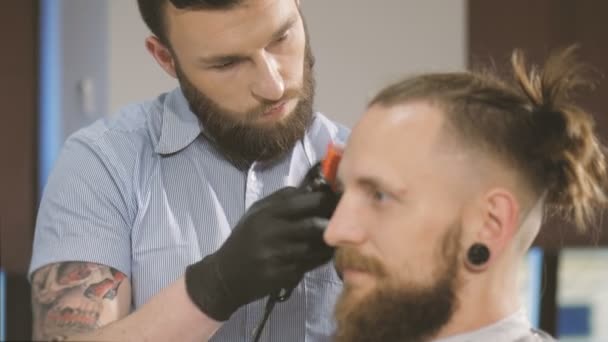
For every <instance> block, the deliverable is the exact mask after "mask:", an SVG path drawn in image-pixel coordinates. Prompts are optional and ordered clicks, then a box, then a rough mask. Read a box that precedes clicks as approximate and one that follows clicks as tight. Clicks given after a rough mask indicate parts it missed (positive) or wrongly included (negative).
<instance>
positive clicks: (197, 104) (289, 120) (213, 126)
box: [176, 43, 315, 168]
mask: <svg viewBox="0 0 608 342" xmlns="http://www.w3.org/2000/svg"><path fill="white" fill-rule="evenodd" d="M313 64H314V57H313V55H312V52H311V49H310V46H309V45H308V43H307V45H306V53H305V57H304V65H303V68H304V72H303V79H302V86H301V87H300V89H288V90H287V91H286V92H285V95H284V97H283V98H282V99H281V100H280V101H277V102H272V103H264V104H261V105H260V106H259V107H258V108H255V109H254V110H251V111H249V112H247V113H235V112H231V111H228V110H225V109H223V108H222V107H221V106H220V105H219V104H217V103H216V102H215V101H213V100H212V99H210V98H209V97H208V96H206V95H205V94H203V93H202V92H200V91H199V90H198V89H197V88H196V87H195V86H194V85H193V84H192V83H191V82H190V80H188V78H187V77H186V75H185V74H184V73H183V72H182V70H181V68H180V67H179V65H176V73H177V78H178V81H179V83H180V86H181V89H182V92H183V94H184V97H185V98H186V100H187V101H188V103H189V105H190V109H191V110H192V112H193V113H194V114H196V115H197V116H198V118H199V120H200V122H201V124H202V126H203V130H204V134H205V135H206V136H207V138H209V139H210V140H211V141H212V142H213V143H214V144H215V146H216V147H217V148H218V149H219V150H220V151H221V152H222V153H223V155H224V157H226V158H227V159H228V160H230V161H231V162H232V163H233V164H234V165H235V166H237V167H239V168H247V167H248V166H249V165H251V163H253V162H254V161H260V162H271V161H273V160H276V159H279V158H280V157H281V156H283V155H284V154H285V153H286V152H288V151H290V150H291V149H292V148H293V147H294V145H295V144H296V143H297V142H298V141H299V140H301V139H302V138H303V137H304V134H305V133H306V130H307V129H308V128H309V126H310V125H311V123H312V120H313V107H312V106H313V100H314V87H315V81H314V76H313ZM291 99H296V100H297V101H298V103H297V105H296V107H295V108H294V109H293V111H292V112H291V113H288V114H287V115H286V117H284V118H283V119H282V120H281V121H279V122H276V123H273V124H271V125H258V124H256V123H255V121H256V120H257V119H259V118H260V117H262V116H263V115H264V112H266V111H267V110H268V109H270V108H272V107H273V106H275V105H276V104H277V103H279V102H281V101H288V100H291Z"/></svg>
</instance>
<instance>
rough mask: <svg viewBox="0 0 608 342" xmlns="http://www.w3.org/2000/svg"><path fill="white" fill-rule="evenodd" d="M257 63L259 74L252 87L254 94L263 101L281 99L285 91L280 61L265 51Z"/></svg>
mask: <svg viewBox="0 0 608 342" xmlns="http://www.w3.org/2000/svg"><path fill="white" fill-rule="evenodd" d="M256 64H257V65H256V66H257V74H256V75H255V77H256V79H255V80H254V82H253V86H252V89H251V91H252V93H253V95H254V96H255V97H257V98H259V99H260V100H263V101H279V100H280V99H281V98H282V97H283V94H284V93H285V82H284V81H283V77H282V76H281V66H280V63H279V62H278V61H277V60H276V58H275V57H274V56H272V55H270V54H268V53H263V54H262V56H261V57H260V58H259V60H258V62H257V63H256Z"/></svg>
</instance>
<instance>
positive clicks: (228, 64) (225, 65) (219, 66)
mask: <svg viewBox="0 0 608 342" xmlns="http://www.w3.org/2000/svg"><path fill="white" fill-rule="evenodd" d="M237 64H238V61H230V62H225V63H222V64H216V65H214V66H213V69H217V70H227V69H230V68H232V67H234V66H236V65H237Z"/></svg>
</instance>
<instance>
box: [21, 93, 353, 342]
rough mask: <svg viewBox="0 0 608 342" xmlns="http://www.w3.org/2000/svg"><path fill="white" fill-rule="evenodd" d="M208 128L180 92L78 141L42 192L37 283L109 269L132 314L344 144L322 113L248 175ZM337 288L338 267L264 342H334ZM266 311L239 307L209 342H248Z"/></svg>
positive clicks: (314, 282) (280, 318)
mask: <svg viewBox="0 0 608 342" xmlns="http://www.w3.org/2000/svg"><path fill="white" fill-rule="evenodd" d="M202 129H203V128H201V126H200V124H199V121H198V119H197V117H196V116H195V115H194V114H193V113H192V112H191V111H190V109H189V107H188V103H187V101H186V100H185V98H184V97H183V95H182V93H181V91H180V89H179V88H178V89H176V90H174V91H172V92H170V93H167V94H163V95H161V96H160V97H158V98H157V99H155V100H154V101H150V102H145V103H140V104H136V105H132V106H129V107H126V108H124V109H123V110H121V111H120V112H119V113H118V115H116V116H115V117H113V118H112V119H102V120H99V121H97V122H96V123H94V124H93V125H91V126H89V127H86V128H84V129H82V130H80V131H78V132H76V133H75V134H73V135H72V136H70V137H69V138H68V139H67V141H66V142H65V144H64V146H63V148H62V151H61V153H60V156H59V158H58V161H57V162H56V164H55V167H54V169H53V171H52V173H51V175H50V177H49V180H48V183H47V185H46V187H45V190H44V193H43V197H42V202H41V204H40V209H39V212H38V217H37V221H36V231H35V237H34V247H33V257H32V261H31V265H30V274H31V273H32V272H33V271H35V270H36V269H38V268H40V267H42V266H44V265H46V264H50V263H57V262H65V261H83V262H93V263H99V264H103V265H107V266H111V267H113V268H116V269H117V270H119V271H121V272H123V273H124V274H126V275H127V276H128V277H129V279H130V281H131V285H132V300H133V309H136V308H138V307H140V306H141V305H142V304H144V303H146V302H147V301H148V300H149V299H150V297H152V296H154V294H156V293H157V292H159V291H160V290H161V289H163V288H164V287H166V286H167V285H168V284H170V283H171V282H173V281H175V280H176V279H178V278H179V277H180V276H182V275H183V273H184V271H185V268H186V266H187V265H189V264H191V263H194V262H197V261H199V260H201V259H202V258H203V257H204V256H205V255H207V254H209V253H212V252H214V251H215V250H217V249H218V248H219V247H220V246H221V245H222V243H223V242H224V240H226V238H227V237H228V235H230V233H231V229H232V227H234V226H235V224H236V223H237V221H238V220H239V218H240V217H241V216H242V215H243V213H244V212H245V210H246V209H247V208H248V207H249V206H251V204H252V203H254V202H256V201H257V200H259V199H261V198H263V197H265V196H267V195H269V194H271V193H272V192H274V191H276V190H278V189H280V188H282V187H284V186H287V185H291V186H295V185H297V184H299V182H300V181H301V179H302V178H303V177H304V175H305V173H306V172H307V171H308V169H309V168H310V167H311V166H312V165H313V164H314V163H316V162H317V161H318V160H320V159H321V158H322V157H323V155H324V154H325V151H326V148H327V144H328V143H329V142H330V141H334V140H341V141H344V140H345V139H346V138H347V135H348V131H347V129H345V128H343V127H341V126H339V125H337V124H335V123H333V122H331V121H330V120H328V119H327V118H326V117H324V116H323V115H321V114H319V113H316V114H315V119H314V121H313V124H312V126H311V127H310V128H309V129H308V131H307V132H306V135H305V137H304V138H303V139H302V140H300V141H299V142H297V143H296V144H295V146H294V147H293V149H292V151H291V152H290V153H288V154H287V155H286V156H285V157H284V158H283V159H282V160H280V161H279V162H277V163H274V164H273V165H272V166H271V167H263V166H264V165H260V164H257V163H254V164H253V165H252V166H251V167H250V168H249V169H248V170H244V171H243V170H239V169H237V168H235V167H233V166H232V164H230V163H229V162H228V161H227V160H226V159H225V158H223V156H222V155H221V154H220V153H219V152H218V151H217V150H216V149H215V148H214V146H213V145H212V144H210V143H209V142H208V141H207V140H206V139H205V138H204V134H201V133H202ZM243 286H246V284H243ZM341 288H342V286H341V282H340V280H339V278H338V277H337V275H336V274H335V271H334V269H333V267H331V265H330V264H326V265H324V266H322V267H320V268H318V269H316V270H314V271H312V272H309V273H307V274H306V275H305V277H304V279H303V281H302V282H301V283H300V284H299V285H298V287H297V288H296V289H295V290H294V292H293V294H292V296H291V297H290V299H289V300H288V301H287V302H284V303H280V304H278V305H277V306H276V307H275V309H274V311H273V314H272V315H271V317H270V319H269V321H268V322H267V325H266V327H265V329H264V333H263V335H262V339H261V340H262V341H326V340H329V339H330V337H331V334H332V333H333V330H334V322H333V319H332V318H331V317H332V311H333V306H334V304H335V300H336V299H337V296H338V294H339V293H340V291H341ZM263 310H264V300H260V301H257V302H254V303H251V304H249V305H246V306H244V307H242V308H240V309H239V310H238V311H237V312H236V313H235V314H234V315H232V317H231V318H230V320H229V321H227V322H225V323H224V325H223V326H222V327H221V328H220V330H219V331H218V332H217V333H216V335H215V336H214V338H213V339H212V340H213V341H250V340H251V334H252V332H253V330H254V329H255V327H256V326H257V324H258V322H259V321H260V320H261V319H262V315H263ZM168 314H170V313H168Z"/></svg>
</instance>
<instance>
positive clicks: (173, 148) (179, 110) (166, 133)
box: [154, 87, 202, 154]
mask: <svg viewBox="0 0 608 342" xmlns="http://www.w3.org/2000/svg"><path fill="white" fill-rule="evenodd" d="M161 122H162V123H161V130H160V137H159V139H158V143H157V144H156V147H155V149H154V150H155V151H156V153H159V154H171V153H176V152H179V151H181V150H183V149H184V148H186V147H187V146H188V145H190V144H191V143H192V142H193V141H194V140H195V139H196V138H197V137H198V136H199V135H200V134H201V130H202V129H201V125H200V122H199V120H198V117H197V116H196V115H195V114H194V113H193V112H192V111H191V110H190V106H189V104H188V101H187V100H186V98H185V97H184V95H183V93H182V91H181V88H179V87H178V88H177V89H175V90H173V91H172V92H170V93H169V94H167V97H166V98H165V101H164V104H163V109H162V114H161Z"/></svg>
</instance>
